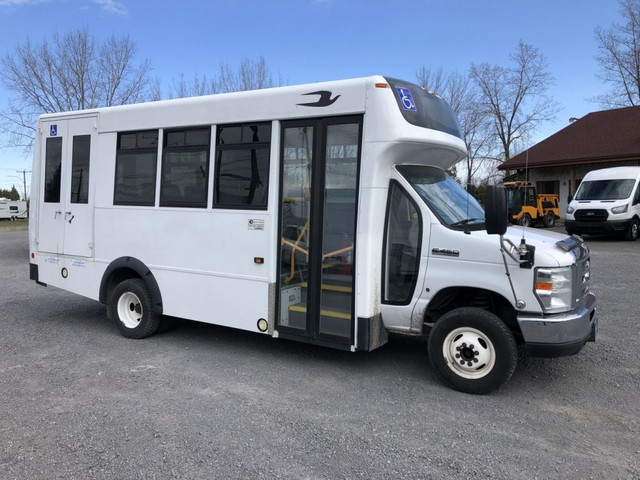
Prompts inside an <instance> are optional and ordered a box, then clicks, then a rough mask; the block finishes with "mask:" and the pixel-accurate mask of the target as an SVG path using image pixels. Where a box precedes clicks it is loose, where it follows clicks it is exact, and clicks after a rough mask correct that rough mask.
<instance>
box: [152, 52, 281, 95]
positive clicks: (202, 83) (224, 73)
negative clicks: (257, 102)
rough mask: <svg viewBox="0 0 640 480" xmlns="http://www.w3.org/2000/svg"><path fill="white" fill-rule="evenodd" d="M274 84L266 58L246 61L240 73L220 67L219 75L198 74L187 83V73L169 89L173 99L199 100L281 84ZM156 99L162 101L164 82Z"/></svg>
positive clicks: (156, 88)
mask: <svg viewBox="0 0 640 480" xmlns="http://www.w3.org/2000/svg"><path fill="white" fill-rule="evenodd" d="M281 84H282V82H278V83H277V84H276V83H275V82H274V81H273V76H272V75H271V71H270V70H269V67H268V66H267V62H266V60H265V59H264V58H263V57H260V58H259V59H258V60H255V61H254V60H249V59H247V58H243V59H242V60H240V65H239V66H238V68H237V70H233V69H232V68H231V67H230V66H229V64H227V63H222V64H220V68H219V72H218V75H217V76H212V77H207V76H206V75H198V74H196V75H194V77H193V78H192V79H191V80H186V79H185V77H184V74H182V75H180V78H179V79H178V80H175V79H174V80H172V81H171V86H170V87H169V94H168V97H169V98H183V97H195V96H199V95H210V94H213V93H227V92H239V91H243V90H258V89H261V88H269V87H274V86H277V85H281ZM152 97H153V99H154V100H159V99H160V98H162V95H161V90H160V83H159V81H156V83H155V85H153V87H152Z"/></svg>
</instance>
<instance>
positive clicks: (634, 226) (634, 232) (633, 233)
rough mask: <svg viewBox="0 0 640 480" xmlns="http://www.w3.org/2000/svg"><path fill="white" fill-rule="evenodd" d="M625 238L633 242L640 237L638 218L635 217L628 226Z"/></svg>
mask: <svg viewBox="0 0 640 480" xmlns="http://www.w3.org/2000/svg"><path fill="white" fill-rule="evenodd" d="M624 238H625V240H629V241H631V242H635V241H636V240H637V239H638V219H637V218H634V219H633V220H631V223H630V224H629V227H628V228H627V232H626V233H625V235H624Z"/></svg>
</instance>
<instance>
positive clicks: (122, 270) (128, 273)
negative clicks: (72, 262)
mask: <svg viewBox="0 0 640 480" xmlns="http://www.w3.org/2000/svg"><path fill="white" fill-rule="evenodd" d="M130 278H140V279H141V280H142V281H143V282H145V284H146V285H147V288H148V290H149V294H150V295H151V298H152V299H153V308H154V311H155V312H156V313H159V314H162V295H161V294H160V287H158V282H157V281H156V279H155V277H154V275H153V273H151V270H149V268H147V266H146V265H145V264H144V263H142V262H141V261H140V260H137V259H135V258H133V257H120V258H118V259H116V260H114V261H113V262H111V264H110V265H109V266H108V267H107V269H106V271H105V272H104V275H103V276H102V282H101V283H100V302H101V303H104V304H107V303H108V302H109V299H110V298H111V294H112V293H113V290H114V289H115V288H116V286H117V285H118V284H119V283H120V282H123V281H124V280H128V279H130Z"/></svg>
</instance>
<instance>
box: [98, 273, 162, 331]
mask: <svg viewBox="0 0 640 480" xmlns="http://www.w3.org/2000/svg"><path fill="white" fill-rule="evenodd" d="M108 308H109V316H110V317H111V318H112V319H113V321H114V322H115V324H116V327H118V330H119V331H120V333H121V334H122V335H123V336H125V337H127V338H145V337H148V336H150V335H153V334H154V333H156V331H157V330H158V327H159V326H160V322H161V319H162V315H161V314H159V313H156V312H155V311H154V310H153V303H152V299H151V295H150V294H149V290H148V289H147V286H146V284H145V283H144V281H142V280H141V279H139V278H131V279H128V280H125V281H123V282H121V283H119V284H118V285H117V286H116V288H115V289H114V290H113V294H112V295H111V300H110V302H109V307H108Z"/></svg>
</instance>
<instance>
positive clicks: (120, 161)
mask: <svg viewBox="0 0 640 480" xmlns="http://www.w3.org/2000/svg"><path fill="white" fill-rule="evenodd" d="M157 157H158V131H157V130H152V131H144V132H127V133H120V134H119V135H118V150H117V153H116V176H115V186H114V193H113V203H114V204H115V205H144V206H153V205H154V204H155V197H156V164H157Z"/></svg>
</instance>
